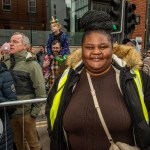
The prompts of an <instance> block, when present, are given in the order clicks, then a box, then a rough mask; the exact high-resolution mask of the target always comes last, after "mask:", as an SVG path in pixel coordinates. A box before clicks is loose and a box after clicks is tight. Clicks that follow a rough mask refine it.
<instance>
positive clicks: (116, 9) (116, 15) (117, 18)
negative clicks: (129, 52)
mask: <svg viewBox="0 0 150 150" xmlns="http://www.w3.org/2000/svg"><path fill="white" fill-rule="evenodd" d="M109 3H110V5H111V7H112V9H111V10H110V11H109V14H110V17H111V20H112V22H113V32H118V31H120V30H121V18H122V0H110V1H109Z"/></svg>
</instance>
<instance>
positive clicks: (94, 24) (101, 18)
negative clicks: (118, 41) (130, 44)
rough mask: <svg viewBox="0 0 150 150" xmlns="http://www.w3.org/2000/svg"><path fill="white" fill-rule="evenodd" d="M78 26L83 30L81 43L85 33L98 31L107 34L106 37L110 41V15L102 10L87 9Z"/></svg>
mask: <svg viewBox="0 0 150 150" xmlns="http://www.w3.org/2000/svg"><path fill="white" fill-rule="evenodd" d="M80 27H81V28H82V29H83V30H84V31H85V33H84V34H83V37H82V43H83V41H84V39H85V37H86V35H88V34H90V33H91V32H100V33H103V34H105V35H107V36H108V39H109V40H110V41H111V42H112V41H113V40H112V36H111V31H112V30H113V28H112V22H111V19H110V15H109V14H108V13H107V12H104V11H97V10H89V11H87V12H86V13H85V14H84V15H83V16H82V18H81V20H80Z"/></svg>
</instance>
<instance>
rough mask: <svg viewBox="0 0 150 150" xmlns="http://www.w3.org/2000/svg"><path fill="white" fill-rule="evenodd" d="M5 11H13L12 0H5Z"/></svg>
mask: <svg viewBox="0 0 150 150" xmlns="http://www.w3.org/2000/svg"><path fill="white" fill-rule="evenodd" d="M2 2H3V5H2V7H3V8H2V9H3V11H11V0H3V1H2Z"/></svg>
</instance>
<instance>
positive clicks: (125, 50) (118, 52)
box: [66, 43, 143, 70]
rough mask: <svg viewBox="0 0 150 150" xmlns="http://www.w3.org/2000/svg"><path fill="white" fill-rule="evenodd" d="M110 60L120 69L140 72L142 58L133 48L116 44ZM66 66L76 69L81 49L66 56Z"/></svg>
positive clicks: (79, 63) (79, 60)
mask: <svg viewBox="0 0 150 150" xmlns="http://www.w3.org/2000/svg"><path fill="white" fill-rule="evenodd" d="M112 59H113V60H114V61H115V62H116V63H117V64H118V65H119V66H121V67H125V66H127V67H130V68H136V69H138V70H140V69H141V67H142V65H143V62H142V56H141V54H140V53H139V52H138V51H136V49H135V48H133V47H130V46H126V45H119V44H117V43H115V44H114V45H113V55H112ZM66 64H67V66H69V67H72V68H77V67H78V66H79V65H81V64H82V49H81V48H79V49H77V50H75V51H73V52H72V53H71V54H70V55H69V56H68V58H67V60H66Z"/></svg>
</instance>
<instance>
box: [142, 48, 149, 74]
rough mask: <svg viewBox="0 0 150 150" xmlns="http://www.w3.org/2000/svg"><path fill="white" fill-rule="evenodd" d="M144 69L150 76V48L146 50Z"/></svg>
mask: <svg viewBox="0 0 150 150" xmlns="http://www.w3.org/2000/svg"><path fill="white" fill-rule="evenodd" d="M143 71H145V72H146V73H147V74H148V75H149V76H150V49H148V50H147V52H146V57H145V58H144V59H143Z"/></svg>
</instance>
